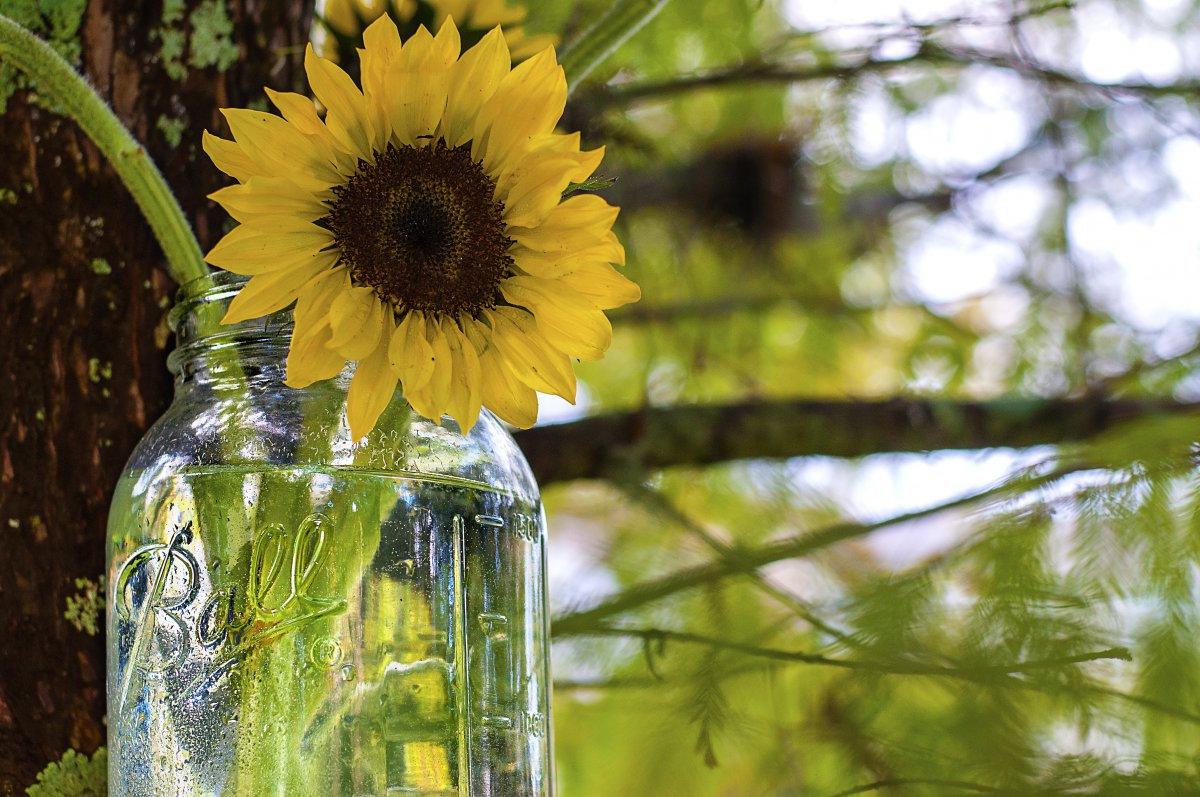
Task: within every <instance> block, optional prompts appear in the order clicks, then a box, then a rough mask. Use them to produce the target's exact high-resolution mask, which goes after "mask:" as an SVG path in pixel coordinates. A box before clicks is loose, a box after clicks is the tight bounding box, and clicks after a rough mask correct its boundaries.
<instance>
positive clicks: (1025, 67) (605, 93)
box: [581, 30, 1200, 108]
mask: <svg viewBox="0 0 1200 797" xmlns="http://www.w3.org/2000/svg"><path fill="white" fill-rule="evenodd" d="M922 35H924V31H923V30H922ZM910 38H911V35H909V36H888V37H882V38H881V39H880V40H879V41H878V42H876V43H875V44H874V45H873V46H870V47H866V48H861V49H859V50H857V51H856V52H855V53H854V54H852V55H851V54H842V55H845V56H847V57H842V58H840V59H839V58H837V57H836V55H835V57H834V58H833V59H832V60H828V61H818V62H815V63H804V64H795V63H788V62H786V61H778V62H777V61H767V60H751V61H746V62H744V63H739V64H731V65H728V66H723V67H718V68H715V69H711V70H707V71H704V72H699V73H696V74H692V75H683V76H680V77H673V78H670V79H667V80H648V81H643V82H629V83H622V84H616V85H607V86H599V87H596V88H593V89H591V90H589V91H588V92H587V94H586V95H585V100H586V102H588V103H590V104H591V105H593V106H595V107H601V108H603V107H606V106H611V105H630V104H634V103H638V102H642V101H646V100H659V99H663V98H667V97H671V96H674V95H676V94H682V93H685V92H689V91H696V90H700V89H710V88H724V87H730V86H740V85H745V84H754V83H793V84H794V83H810V82H815V81H822V80H834V81H848V80H853V79H855V78H858V77H861V76H863V75H868V74H877V73H887V72H891V71H893V70H897V69H904V68H908V67H912V66H954V67H961V66H971V65H976V64H986V65H989V66H994V67H997V68H1001V69H1009V70H1012V71H1014V72H1016V73H1018V74H1020V75H1023V76H1025V77H1027V78H1030V79H1033V80H1037V81H1039V82H1041V83H1043V84H1046V85H1052V86H1060V87H1070V88H1076V89H1083V90H1089V91H1100V92H1103V93H1104V94H1106V95H1108V96H1116V95H1122V94H1125V95H1135V96H1143V97H1164V96H1195V95H1196V94H1197V93H1200V81H1198V80H1180V81H1176V82H1173V83H1151V82H1148V81H1137V80H1131V81H1120V82H1113V83H1103V82H1097V81H1093V80H1089V79H1088V78H1087V77H1085V76H1084V75H1081V74H1076V73H1074V72H1070V71H1067V70H1064V69H1059V68H1056V67H1053V66H1050V65H1048V64H1044V63H1041V62H1039V61H1036V60H1034V59H1032V58H1029V57H1023V56H1020V55H1014V54H1009V53H1003V52H993V51H990V50H984V49H979V48H970V47H961V46H948V45H942V44H938V43H936V42H933V41H930V40H928V39H922V40H921V41H919V42H915V43H914V47H915V49H914V51H913V52H912V53H911V54H910V55H907V56H903V57H899V58H896V57H888V56H885V55H881V54H880V52H881V45H882V44H884V43H885V42H888V41H896V40H906V39H910ZM581 93H582V92H581Z"/></svg>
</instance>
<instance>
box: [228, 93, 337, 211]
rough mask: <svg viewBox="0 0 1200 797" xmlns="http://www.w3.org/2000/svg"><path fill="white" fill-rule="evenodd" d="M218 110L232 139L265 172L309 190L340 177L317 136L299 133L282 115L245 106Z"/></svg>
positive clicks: (320, 188)
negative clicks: (261, 165)
mask: <svg viewBox="0 0 1200 797" xmlns="http://www.w3.org/2000/svg"><path fill="white" fill-rule="evenodd" d="M221 113H222V114H224V116H225V120H226V121H227V122H228V123H229V129H230V130H231V131H232V132H233V137H234V139H235V140H236V141H237V143H238V144H240V145H241V147H242V149H243V150H245V152H246V154H247V155H249V156H250V157H251V158H253V159H254V160H255V161H258V162H259V163H262V164H263V167H264V169H265V170H266V171H265V173H267V174H270V175H271V176H274V177H284V178H287V179H288V180H291V181H292V182H293V183H295V184H296V185H297V186H299V187H301V188H303V189H305V190H307V191H312V192H313V193H320V192H323V191H325V190H327V189H328V188H330V187H331V186H334V185H337V184H339V183H341V182H342V181H343V180H342V176H341V174H339V173H338V171H337V169H336V168H335V167H334V164H333V162H332V160H331V159H330V158H329V157H327V151H326V149H325V147H324V146H323V145H321V144H320V140H319V139H317V138H316V137H315V136H306V135H305V134H304V133H301V132H300V131H299V130H297V129H296V128H295V127H293V126H292V125H291V124H289V123H288V122H287V121H286V120H285V119H283V118H282V117H279V116H275V115H274V114H270V113H264V112H262V111H252V110H249V109H246V108H223V109H221Z"/></svg>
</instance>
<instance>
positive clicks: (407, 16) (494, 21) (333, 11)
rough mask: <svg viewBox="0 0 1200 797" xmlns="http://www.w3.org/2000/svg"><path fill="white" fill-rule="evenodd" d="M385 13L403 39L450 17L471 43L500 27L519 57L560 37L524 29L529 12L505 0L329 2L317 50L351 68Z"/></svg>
mask: <svg viewBox="0 0 1200 797" xmlns="http://www.w3.org/2000/svg"><path fill="white" fill-rule="evenodd" d="M384 14H387V15H388V16H390V17H391V18H392V21H393V22H395V23H396V24H397V25H398V26H399V29H400V38H401V39H407V38H408V37H409V35H410V34H412V33H413V32H415V31H416V29H417V28H418V27H419V26H420V25H425V26H426V27H428V28H430V29H431V30H433V29H437V28H438V27H439V26H441V25H442V24H443V23H444V22H445V21H446V19H452V20H454V22H455V25H457V26H458V28H459V31H460V35H461V36H462V38H463V43H464V44H465V45H467V46H470V45H472V44H474V43H475V42H477V41H478V40H479V39H480V37H482V36H483V34H484V33H486V32H487V31H489V30H491V29H492V28H494V27H496V26H497V25H502V26H503V27H504V39H505V41H507V42H508V49H509V52H510V53H511V54H512V57H513V58H515V59H517V60H522V59H524V58H528V57H529V56H531V55H534V54H535V53H537V52H539V51H541V50H542V49H544V48H545V47H547V46H550V45H552V44H554V43H555V40H556V37H555V36H552V35H549V34H542V35H530V34H528V33H526V31H525V28H524V26H523V25H522V24H521V23H522V22H523V21H524V20H525V17H526V15H527V14H528V11H527V10H526V9H525V8H524V7H523V6H520V5H509V4H508V2H507V0H325V3H324V6H323V8H322V10H321V12H320V15H319V17H318V19H319V20H320V22H321V23H322V24H321V25H320V26H319V27H318V28H316V30H315V31H314V32H315V33H316V35H315V36H314V40H315V42H316V50H317V54H318V55H321V56H324V57H326V58H329V59H330V60H332V61H336V62H337V63H339V64H341V65H343V67H345V68H347V69H350V70H353V69H354V68H355V62H356V61H357V51H358V48H359V47H361V46H362V32H363V28H365V27H366V26H367V25H369V24H370V23H371V22H374V21H375V20H376V19H378V18H379V17H381V16H383V15H384Z"/></svg>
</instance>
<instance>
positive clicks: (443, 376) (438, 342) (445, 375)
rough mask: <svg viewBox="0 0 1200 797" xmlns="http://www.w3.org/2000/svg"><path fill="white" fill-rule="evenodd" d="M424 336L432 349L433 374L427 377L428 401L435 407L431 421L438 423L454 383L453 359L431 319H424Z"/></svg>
mask: <svg viewBox="0 0 1200 797" xmlns="http://www.w3.org/2000/svg"><path fill="white" fill-rule="evenodd" d="M425 323H426V330H427V331H426V335H427V336H428V337H429V345H430V346H431V347H432V349H433V360H434V363H433V374H432V375H431V376H430V377H429V390H430V399H431V401H432V403H433V406H434V407H435V410H434V412H435V413H436V415H433V416H431V417H432V420H435V421H439V422H440V419H441V417H442V415H443V414H445V412H446V408H447V407H448V406H449V404H450V391H451V389H452V385H453V383H454V357H453V355H452V354H451V352H450V342H449V341H448V340H446V334H445V332H443V331H442V329H441V326H440V325H439V324H438V323H437V322H436V321H434V320H433V319H432V318H426V321H425Z"/></svg>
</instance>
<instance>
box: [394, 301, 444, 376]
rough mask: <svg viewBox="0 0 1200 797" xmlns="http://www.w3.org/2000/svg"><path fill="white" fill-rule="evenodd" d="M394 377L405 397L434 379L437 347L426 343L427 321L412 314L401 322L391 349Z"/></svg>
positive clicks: (418, 315)
mask: <svg viewBox="0 0 1200 797" xmlns="http://www.w3.org/2000/svg"><path fill="white" fill-rule="evenodd" d="M388 362H390V363H391V366H392V373H394V374H395V375H396V377H397V378H398V379H399V380H400V383H401V384H402V385H403V386H404V391H405V395H408V392H409V391H412V390H419V389H421V388H423V387H424V386H425V385H427V384H428V383H429V377H431V376H432V375H433V364H434V357H433V347H432V346H430V345H429V341H428V340H426V339H425V317H424V316H423V315H420V314H418V313H408V314H407V315H405V316H404V318H402V319H400V323H399V324H398V325H397V326H396V331H395V332H394V333H392V339H391V341H390V343H389V345H388Z"/></svg>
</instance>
